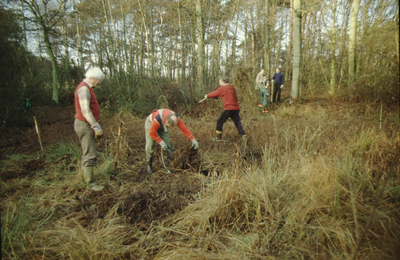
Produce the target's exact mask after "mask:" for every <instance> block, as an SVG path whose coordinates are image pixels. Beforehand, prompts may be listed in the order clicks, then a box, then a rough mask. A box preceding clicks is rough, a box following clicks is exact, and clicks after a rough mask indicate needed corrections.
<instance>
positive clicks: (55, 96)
mask: <svg viewBox="0 0 400 260" xmlns="http://www.w3.org/2000/svg"><path fill="white" fill-rule="evenodd" d="M43 26H45V25H43ZM43 40H44V44H45V46H46V51H47V54H48V55H49V59H50V63H51V67H52V69H53V71H52V74H53V84H52V85H53V97H52V100H53V101H54V102H55V103H56V104H58V96H59V95H58V68H57V60H56V57H54V53H53V50H52V48H51V43H50V38H49V32H48V31H47V29H45V28H44V29H43Z"/></svg>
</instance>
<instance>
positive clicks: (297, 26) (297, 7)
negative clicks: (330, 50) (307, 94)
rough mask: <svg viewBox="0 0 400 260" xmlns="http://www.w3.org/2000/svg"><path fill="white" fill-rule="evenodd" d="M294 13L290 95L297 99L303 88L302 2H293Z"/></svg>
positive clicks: (299, 0)
mask: <svg viewBox="0 0 400 260" xmlns="http://www.w3.org/2000/svg"><path fill="white" fill-rule="evenodd" d="M293 11H294V16H293V80H292V89H291V93H290V95H291V97H292V98H293V99H297V98H298V97H299V89H300V88H301V86H300V84H301V80H300V72H301V45H302V44H301V43H302V42H301V40H302V39H301V0H294V1H293Z"/></svg>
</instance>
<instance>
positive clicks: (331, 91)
mask: <svg viewBox="0 0 400 260" xmlns="http://www.w3.org/2000/svg"><path fill="white" fill-rule="evenodd" d="M336 1H337V0H334V1H333V8H332V26H331V35H330V38H331V48H332V50H331V84H330V88H329V92H328V93H329V94H330V95H334V94H335V89H336V24H335V23H336V7H337V3H336Z"/></svg>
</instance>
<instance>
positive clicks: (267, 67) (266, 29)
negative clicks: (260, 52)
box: [264, 0, 271, 79]
mask: <svg viewBox="0 0 400 260" xmlns="http://www.w3.org/2000/svg"><path fill="white" fill-rule="evenodd" d="M269 19H270V17H269V0H265V16H264V71H265V72H266V73H267V78H268V79H270V78H271V75H270V71H271V68H270V64H269V61H270V57H269Z"/></svg>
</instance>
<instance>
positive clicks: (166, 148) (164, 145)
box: [160, 140, 168, 151]
mask: <svg viewBox="0 0 400 260" xmlns="http://www.w3.org/2000/svg"><path fill="white" fill-rule="evenodd" d="M160 145H161V148H162V149H163V150H164V151H166V150H168V145H167V144H166V143H165V142H164V141H162V140H161V142H160Z"/></svg>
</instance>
